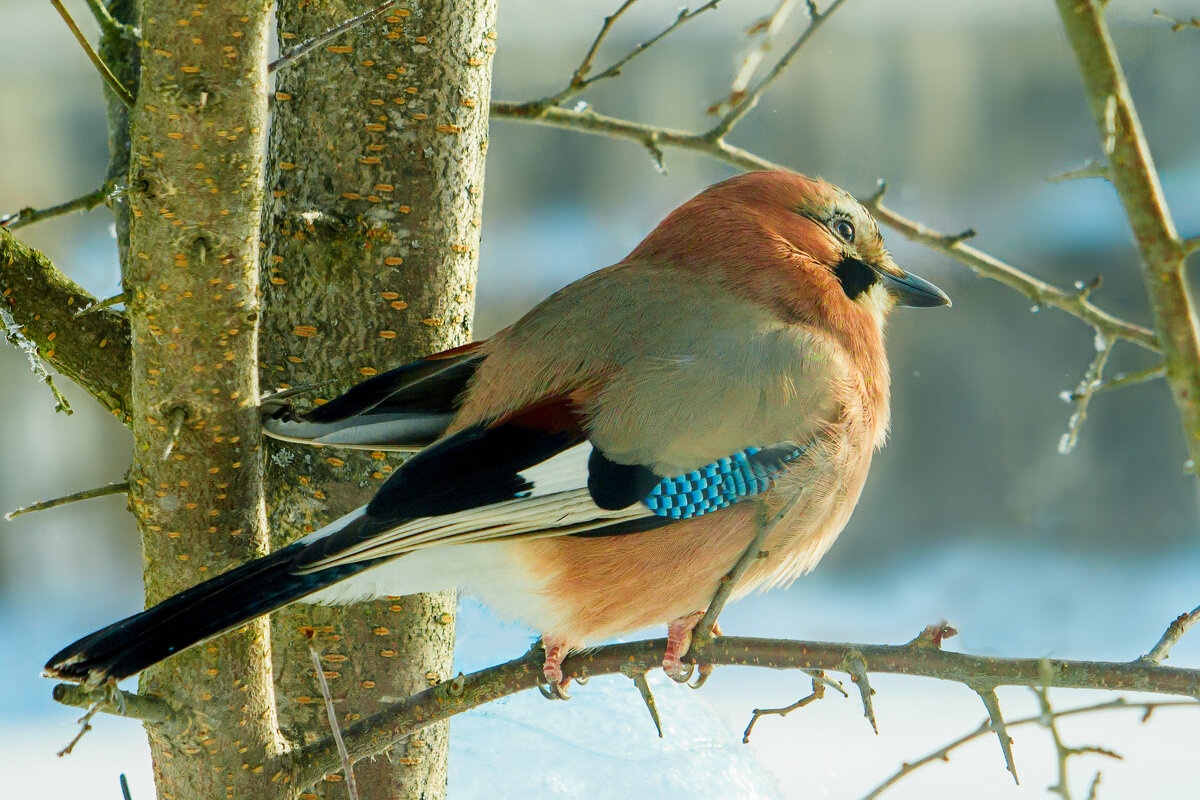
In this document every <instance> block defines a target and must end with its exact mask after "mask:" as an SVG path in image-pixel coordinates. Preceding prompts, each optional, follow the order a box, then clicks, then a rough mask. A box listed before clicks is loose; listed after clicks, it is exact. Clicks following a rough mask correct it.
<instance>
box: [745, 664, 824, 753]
mask: <svg viewBox="0 0 1200 800" xmlns="http://www.w3.org/2000/svg"><path fill="white" fill-rule="evenodd" d="M822 677H823V675H822ZM826 683H827V681H825V680H822V679H820V678H813V682H812V693H811V694H809V695H808V696H807V697H801V698H800V699H799V700H797V701H796V702H794V703H792V704H791V705H790V706H783V707H782V708H756V709H754V711H752V712H751V716H750V722H749V724H748V725H746V730H745V731H744V732H743V733H742V744H750V732H751V731H753V730H754V723H756V722H758V719H759V717H765V716H768V715H775V716H780V717H786V716H787V715H788V714H790V713H792V712H793V711H795V710H796V709H798V708H804V707H805V706H806V705H808V704H809V703H812V702H815V701H817V700H820V699H822V698H823V697H825V686H826Z"/></svg>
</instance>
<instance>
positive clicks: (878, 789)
mask: <svg viewBox="0 0 1200 800" xmlns="http://www.w3.org/2000/svg"><path fill="white" fill-rule="evenodd" d="M1171 706H1186V707H1188V708H1200V704H1197V703H1196V702H1195V701H1194V700H1168V701H1165V702H1150V703H1129V702H1127V701H1126V700H1125V698H1123V697H1118V698H1116V699H1115V700H1108V701H1106V702H1103V703H1096V704H1094V705H1090V706H1080V707H1079V708H1069V709H1067V710H1066V711H1055V712H1053V714H1054V718H1055V719H1056V720H1057V719H1062V718H1063V717H1073V716H1077V715H1080V714H1091V713H1095V712H1098V711H1112V710H1119V709H1139V710H1141V711H1142V712H1143V714H1148V713H1149V712H1150V711H1153V710H1154V709H1156V708H1163V707H1171ZM1041 721H1042V715H1041V714H1036V715H1034V716H1029V717H1023V718H1021V719H1018V720H1013V721H1012V722H1009V723H1008V727H1009V728H1016V727H1018V726H1021V725H1033V724H1040V723H1041ZM1143 721H1144V720H1143ZM991 732H992V725H991V721H990V720H987V719H985V720H984V721H983V722H981V723H980V724H979V727H977V728H975V729H974V730H973V731H971V732H970V733H967V734H964V735H962V736H960V737H959V738H957V739H955V740H954V741H952V742H950V743H948V744H946V745H943V746H942V747H939V748H938V749H937V750H934V751H933V752H931V753H927V754H926V755H924V756H921V757H920V758H918V759H916V760H914V761H906V762H904V763H903V764H902V765H900V767H899V768H898V769H897V770H896V771H895V772H893V773H892V774H891V775H889V776H888V777H887V778H885V779H884V780H883V782H881V783H879V784H878V785H877V786H875V788H874V789H872V790H871V791H870V792H868V793H867V794H866V795H864V796H863V797H862V800H876V798H878V797H879V796H880V795H882V794H883V793H884V792H885V791H887V790H888V789H889V788H891V787H892V786H894V785H895V784H896V783H898V782H899V781H901V780H903V779H904V778H906V777H908V776H909V775H911V774H912V773H914V772H916V771H917V770H918V769H920V768H921V767H924V766H925V765H927V764H932V763H935V762H938V763H940V762H945V761H949V760H950V754H951V753H952V752H954V751H955V750H958V749H959V748H961V747H962V746H963V745H966V744H969V743H970V742H973V741H975V740H976V739H978V738H980V737H982V736H986V735H988V734H989V733H991Z"/></svg>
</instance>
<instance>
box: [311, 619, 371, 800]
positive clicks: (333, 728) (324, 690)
mask: <svg viewBox="0 0 1200 800" xmlns="http://www.w3.org/2000/svg"><path fill="white" fill-rule="evenodd" d="M311 636H312V634H311V633H310V634H309V637H310V638H309V643H308V653H309V655H311V656H312V663H313V670H314V671H315V672H316V674H317V684H318V685H319V686H320V687H321V698H322V699H323V700H324V701H325V714H326V716H327V717H329V730H330V732H331V733H332V735H333V741H334V743H335V744H336V745H337V751H338V757H339V758H340V759H341V760H342V774H344V775H345V776H346V794H347V795H349V796H350V800H359V797H358V781H356V780H354V762H352V761H351V760H350V754H349V753H348V752H346V743H345V742H344V741H343V740H342V728H341V726H340V725H338V719H337V711H336V710H335V709H334V707H333V698H332V697H331V696H330V694H329V681H327V680H326V679H325V668H324V667H323V666H321V655H320V653H318V652H317V648H315V647H313V644H312V639H311Z"/></svg>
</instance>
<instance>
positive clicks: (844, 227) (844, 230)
mask: <svg viewBox="0 0 1200 800" xmlns="http://www.w3.org/2000/svg"><path fill="white" fill-rule="evenodd" d="M833 230H834V233H836V234H837V235H838V236H840V237H842V240H843V241H846V242H853V241H854V225H852V224H851V223H850V220H848V219H839V220H838V221H837V222H835V223H833Z"/></svg>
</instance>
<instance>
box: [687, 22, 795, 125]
mask: <svg viewBox="0 0 1200 800" xmlns="http://www.w3.org/2000/svg"><path fill="white" fill-rule="evenodd" d="M796 2H797V0H779V5H777V6H776V7H775V10H774V11H772V12H771V13H770V14H769V15H767V16H766V17H763V18H762V19H760V20H759V21H758V22H756V23H755V24H754V25H752V26H751V27H750V30H749V31H747V33H750V34H756V33H757V34H758V44H757V45H756V46H755V47H754V48H753V49H752V50H751V51H750V52H749V53H747V54H746V57H745V58H743V59H742V65H741V66H740V67H738V71H737V73H736V74H735V75H734V76H733V82H732V84H731V85H730V89H729V96H728V97H726V98H725V99H724V100H722V101H721V102H719V103H714V104H713V105H712V106H710V107H709V109H708V113H710V114H719V113H721V111H722V110H723V109H724V108H725V107H726V106H731V105H733V104H735V103H737V102H738V101H739V100H741V99H742V98H743V97H745V96H746V87H747V86H749V85H750V79H751V78H753V77H754V73H755V72H757V71H758V66H759V64H761V63H762V62H763V59H764V58H766V57H767V53H768V52H769V51H770V50H771V46H772V45H773V44H774V43H775V35H776V34H778V33H779V31H780V29H781V28H783V24H784V23H785V22H787V19H788V17H790V16H791V15H792V10H793V9H794V8H795V7H796Z"/></svg>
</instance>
